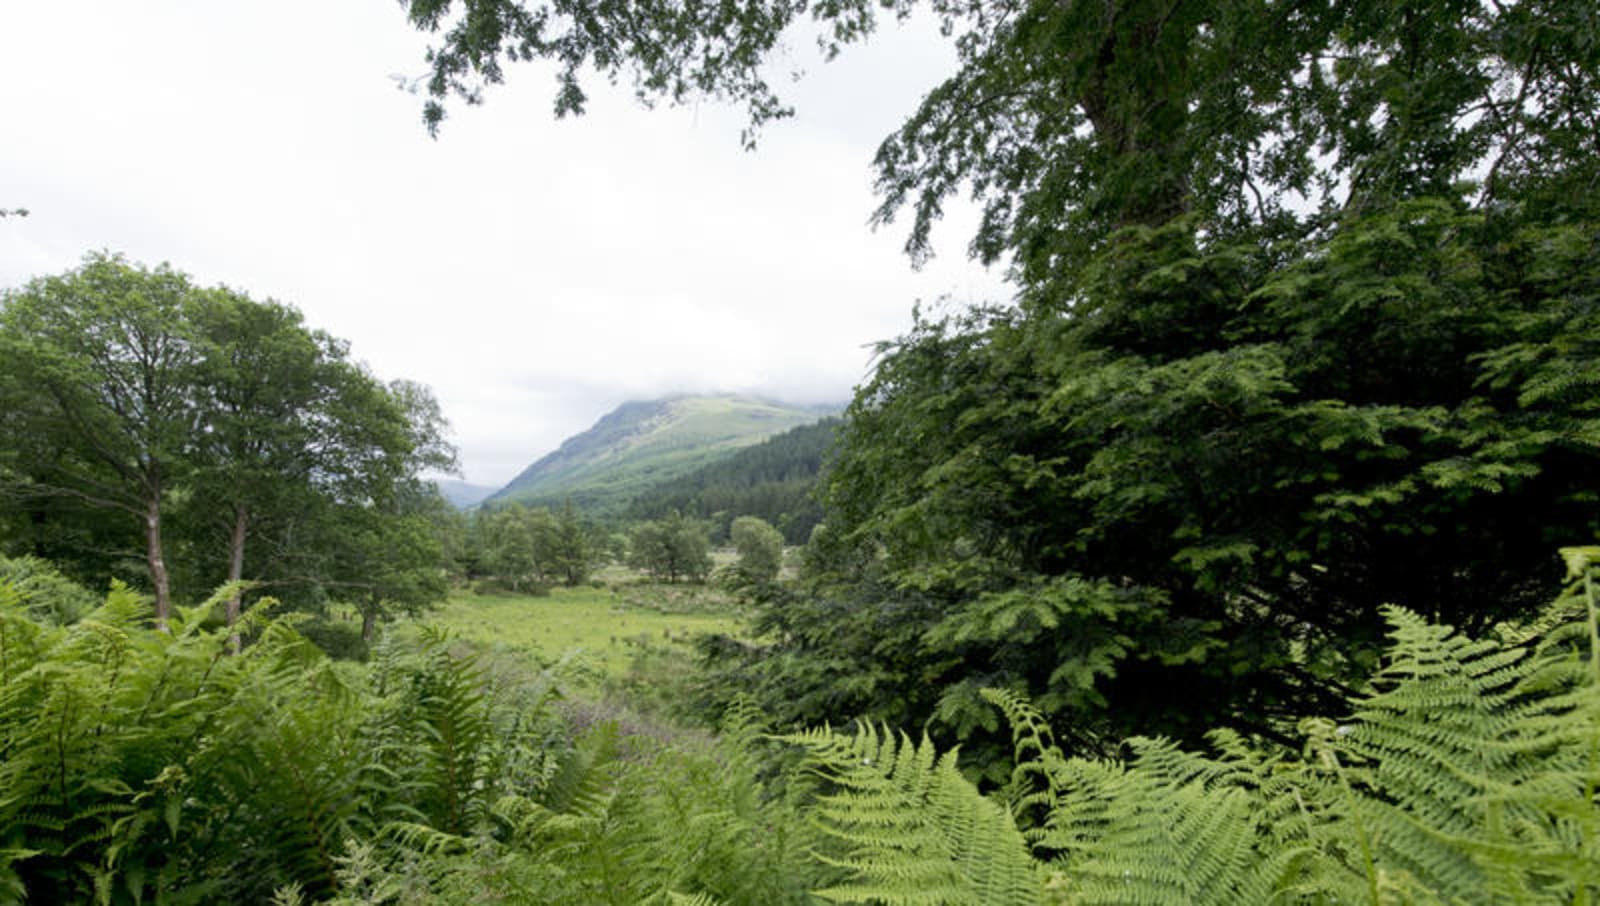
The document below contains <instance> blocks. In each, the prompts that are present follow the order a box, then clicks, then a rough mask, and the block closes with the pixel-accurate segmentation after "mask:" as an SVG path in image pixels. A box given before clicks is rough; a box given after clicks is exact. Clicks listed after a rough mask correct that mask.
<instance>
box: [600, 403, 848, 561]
mask: <svg viewBox="0 0 1600 906" xmlns="http://www.w3.org/2000/svg"><path fill="white" fill-rule="evenodd" d="M838 429H839V420H838V419H833V418H828V419H823V420H822V421H820V422H818V423H817V424H815V425H806V426H804V427H800V428H794V429H792V430H789V431H785V432H784V433H782V434H778V435H775V436H773V437H769V438H767V439H766V440H764V441H762V442H761V443H759V444H755V445H754V446H750V447H746V448H745V449H743V450H740V451H739V452H737V453H735V454H733V455H732V456H730V457H728V458H727V459H725V460H723V461H721V462H716V463H712V464H711V465H709V466H706V467H705V468H702V469H699V470H696V471H694V472H691V473H690V474H688V475H685V476H683V477H682V478H676V479H673V480H671V481H665V482H662V483H661V484H658V485H656V486H654V487H652V488H650V489H649V490H647V491H645V492H643V493H641V494H639V495H637V496H636V497H634V499H633V501H632V502H631V503H630V504H629V506H628V515H629V517H630V518H632V519H659V518H661V517H662V516H665V515H667V514H668V513H670V512H671V511H673V510H677V511H679V512H681V513H685V514H687V515H690V516H695V517H697V518H700V519H707V520H711V521H712V522H713V523H714V524H713V528H712V534H713V537H716V538H724V537H727V536H728V533H729V531H730V529H731V527H732V522H733V520H734V519H737V518H738V517H740V516H754V517H756V518H758V519H762V520H765V521H766V522H768V523H771V524H772V525H774V526H776V527H777V528H778V530H779V531H781V532H782V533H783V537H784V540H785V541H787V542H788V543H789V544H795V545H799V544H804V543H805V542H806V539H807V538H809V537H810V536H811V530H812V529H813V528H815V527H816V525H817V523H819V522H821V521H822V507H821V505H820V504H818V503H817V501H816V499H815V496H814V493H813V492H814V491H815V490H816V486H817V476H818V474H819V473H820V472H821V471H822V462H823V459H824V458H825V457H826V456H827V453H828V450H829V448H830V447H832V445H833V438H834V435H835V433H836V432H837V431H838Z"/></svg>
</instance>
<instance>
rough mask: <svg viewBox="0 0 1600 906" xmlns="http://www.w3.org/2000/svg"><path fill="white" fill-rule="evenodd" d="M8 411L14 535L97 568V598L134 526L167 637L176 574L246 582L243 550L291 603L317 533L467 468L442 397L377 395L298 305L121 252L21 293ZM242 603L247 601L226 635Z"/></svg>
mask: <svg viewBox="0 0 1600 906" xmlns="http://www.w3.org/2000/svg"><path fill="white" fill-rule="evenodd" d="M0 402H3V403H4V404H5V405H4V414H3V415H0V421H3V423H4V427H5V428H6V433H5V436H4V438H3V441H0V490H4V491H5V500H7V501H8V502H9V503H12V504H13V506H11V507H8V508H7V509H8V510H9V513H8V514H7V515H8V517H9V518H8V520H7V521H8V524H9V526H10V531H9V532H8V534H11V535H13V536H14V537H15V538H17V539H20V540H21V541H25V542H27V543H29V544H30V545H31V547H32V551H31V552H32V553H35V554H49V555H60V554H66V555H67V556H66V558H65V559H67V560H69V561H77V562H78V564H79V565H80V566H83V565H84V561H85V560H87V561H89V565H90V566H92V567H93V568H91V569H79V570H78V572H79V574H80V575H79V578H84V576H83V575H82V574H83V573H85V572H88V573H91V574H92V576H91V577H92V578H93V579H94V580H95V582H96V583H99V582H104V581H106V579H107V578H108V573H110V572H111V571H112V570H113V569H114V568H115V567H116V566H117V565H118V564H117V557H119V556H120V555H121V551H122V550H123V549H124V547H125V545H126V543H127V540H128V536H129V535H130V534H131V533H128V532H123V531H117V530H115V529H114V528H112V527H110V526H108V525H107V524H106V520H104V519H103V515H102V514H103V512H104V511H105V510H107V509H110V510H114V511H120V512H124V513H127V514H129V515H130V516H134V517H137V518H138V519H139V525H140V527H141V529H142V534H143V540H144V545H143V547H144V560H145V564H146V569H147V571H148V573H149V575H150V579H151V585H152V587H153V589H154V592H155V599H156V621H157V623H158V625H164V624H165V622H166V620H167V617H168V615H169V614H170V612H171V607H172V602H173V599H174V594H173V591H172V584H173V583H172V580H171V576H172V574H173V573H174V572H175V571H176V572H177V573H178V574H179V575H180V576H182V577H184V578H186V579H188V580H189V582H190V584H191V587H202V586H203V587H206V588H209V587H211V586H212V585H214V584H216V583H217V582H218V581H219V580H222V579H226V580H227V581H237V580H239V579H241V578H246V577H247V576H246V560H245V550H246V542H247V539H251V538H255V539H258V540H262V541H265V542H266V544H265V548H266V549H267V551H268V553H267V555H266V556H263V557H262V558H261V562H259V563H257V564H255V566H254V567H253V568H252V569H251V575H249V576H248V578H253V579H256V580H265V581H266V582H269V583H271V584H273V585H274V586H275V587H274V588H273V591H274V592H275V593H278V594H279V595H280V596H282V595H283V594H284V593H286V592H287V591H289V590H290V589H292V588H295V587H314V586H317V585H319V584H322V583H324V582H326V580H327V576H326V575H323V574H321V573H319V569H320V564H325V563H326V562H328V561H327V558H326V557H325V556H324V554H325V553H326V551H324V550H317V549H314V548H315V547H316V545H320V544H323V543H325V542H324V541H323V540H322V539H321V537H320V533H319V532H318V531H317V527H316V526H313V525H311V524H310V523H311V522H313V521H314V520H316V519H318V518H323V517H325V516H327V514H328V513H330V512H333V511H335V510H336V509H337V508H339V507H350V506H357V507H367V508H372V509H374V511H375V512H383V511H385V508H388V510H393V508H394V500H395V497H396V494H398V493H401V491H402V490H403V488H404V486H406V485H407V484H408V483H410V482H412V481H414V480H415V478H416V476H417V475H418V474H419V473H420V472H421V471H423V470H440V471H442V470H449V469H451V468H453V467H454V453H453V451H452V450H451V449H450V448H449V446H448V444H446V443H445V442H444V441H443V439H442V437H443V430H444V421H443V417H442V415H441V413H440V412H439V407H438V403H437V402H436V401H435V400H434V399H433V397H432V395H431V393H429V392H428V391H427V390H426V388H422V387H419V386H417V385H414V384H410V383H408V382H395V383H393V384H389V385H385V384H383V383H381V382H379V381H377V380H376V379H375V378H373V377H372V376H371V375H369V374H367V373H366V372H365V371H364V370H362V369H361V368H359V367H356V366H355V365H353V364H351V363H349V362H348V360H347V351H346V348H345V346H344V344H343V343H341V342H339V341H337V340H334V339H332V338H330V337H328V336H327V335H326V334H322V333H320V332H317V331H312V330H310V329H308V328H306V327H305V326H304V324H303V322H302V319H301V316H300V314H299V313H298V312H297V311H295V310H294V309H292V308H289V307H287V306H283V305H279V304H277V303H261V302H255V301H253V300H251V299H250V298H249V297H248V296H246V295H244V294H242V293H238V292H235V291H232V290H228V289H225V288H214V289H200V288H197V287H195V286H194V285H193V284H192V283H191V282H190V281H189V279H188V278H187V277H185V276H184V275H183V274H180V273H178V272H176V271H173V270H172V269H171V268H168V267H166V266H163V267H161V268H158V269H156V270H154V271H151V270H147V269H144V268H141V267H137V266H134V265H130V264H128V263H127V262H125V261H124V260H123V259H121V258H119V257H114V256H109V255H92V256H90V257H89V258H88V259H87V260H86V262H85V264H84V265H83V266H82V267H81V268H80V269H78V270H77V271H74V272H71V273H68V274H65V275H63V276H60V277H47V278H40V279H38V280H35V281H33V282H32V283H30V284H28V285H27V286H26V287H24V288H22V289H21V290H17V291H13V292H10V293H8V294H7V295H6V296H5V298H4V308H3V310H0ZM85 508H87V510H88V511H87V512H80V511H81V510H84V509H85ZM169 515H174V516H176V517H177V519H178V524H177V531H176V532H175V533H173V532H168V533H167V535H166V536H165V537H164V535H163V531H164V529H165V528H166V527H167V523H166V518H167V517H168V516H169ZM185 522H187V525H185V524H184V523H185ZM213 526H218V527H220V528H221V529H222V535H224V536H225V537H226V541H225V542H224V543H215V536H214V535H213V534H212V533H211V529H212V527H213ZM174 534H175V536H176V539H177V544H176V549H177V550H179V551H180V553H181V554H182V555H183V556H181V557H180V558H179V562H177V564H176V566H174V564H173V562H172V558H171V557H170V556H169V550H168V547H169V542H170V541H171V539H172V536H173V535H174ZM312 539H317V540H315V541H313V540H312ZM13 543H14V544H15V543H18V542H15V541H14V542H13ZM107 547H110V548H111V551H112V554H111V555H110V556H107V555H105V554H103V553H97V552H96V551H97V549H104V548H107ZM85 549H87V550H88V551H89V553H88V554H87V555H85V553H84V551H85ZM257 549H258V550H260V547H258V548H257ZM222 564H225V566H223V565H222ZM235 588H238V586H235ZM240 606H241V601H240V598H239V595H238V594H237V593H236V594H235V595H234V596H233V597H232V598H231V600H229V601H228V603H227V618H228V622H229V623H230V625H231V624H232V623H233V622H234V621H235V620H236V619H237V617H238V612H239V608H240Z"/></svg>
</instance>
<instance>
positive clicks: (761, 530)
mask: <svg viewBox="0 0 1600 906" xmlns="http://www.w3.org/2000/svg"><path fill="white" fill-rule="evenodd" d="M730 535H731V538H732V540H733V548H734V550H736V551H738V553H739V561H738V562H737V563H735V564H734V566H733V569H734V573H735V575H736V576H737V577H738V579H739V581H740V583H742V584H746V585H765V584H769V583H771V582H774V581H776V580H777V578H778V571H779V570H780V569H782V568H783V535H781V534H779V532H778V530H777V529H775V528H773V527H772V526H770V525H768V524H767V523H765V522H762V521H761V520H760V519H757V518H756V517H754V516H740V517H739V518H738V519H735V520H733V530H732V532H731V533H730Z"/></svg>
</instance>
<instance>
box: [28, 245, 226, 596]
mask: <svg viewBox="0 0 1600 906" xmlns="http://www.w3.org/2000/svg"><path fill="white" fill-rule="evenodd" d="M194 293H195V289H194V287H193V286H192V285H191V284H190V282H189V280H188V278H187V277H185V276H184V275H183V274H180V273H178V272H176V271H173V270H172V269H170V268H168V267H165V266H163V267H160V268H157V269H155V270H147V269H145V268H143V267H139V266H135V265H131V264H129V263H128V262H126V261H125V260H123V259H122V258H121V257H117V256H112V255H105V254H96V255H90V256H89V257H88V258H87V259H86V260H85V262H84V264H83V266H82V267H80V268H79V269H78V270H76V271H72V272H70V273H67V274H64V275H62V276H59V277H43V278H39V279H36V280H34V281H32V282H30V283H29V284H27V285H26V286H25V287H23V288H22V289H20V290H13V291H8V292H7V293H6V294H5V296H4V300H3V308H0V363H3V364H0V372H3V374H0V381H4V382H6V383H7V384H9V385H10V387H11V390H10V391H9V392H8V394H7V395H8V396H9V397H11V398H12V399H14V400H16V401H17V402H18V403H19V405H20V406H21V409H20V410H19V411H16V412H14V413H12V415H11V418H9V419H8V421H9V422H10V423H11V427H12V428H13V429H14V430H15V431H17V432H18V433H17V434H15V435H14V445H8V446H11V451H10V458H11V460H12V463H11V467H10V468H11V476H10V479H9V483H10V485H11V489H12V493H14V494H18V495H21V496H23V497H24V498H35V499H37V498H48V497H55V496H62V497H68V498H71V499H73V500H75V501H79V502H82V503H85V504H88V505H90V506H92V507H95V508H98V509H103V510H114V511H117V512H120V513H123V514H125V515H126V516H128V517H130V518H131V519H135V520H137V521H138V524H139V525H140V527H141V529H142V534H143V536H144V558H145V565H146V568H147V569H148V572H149V576H150V583H151V586H152V589H153V590H154V593H155V608H156V612H155V619H156V624H157V625H158V626H165V625H166V621H167V617H168V615H169V614H170V612H171V608H172V590H171V584H170V580H169V578H168V569H167V562H166V556H165V547H164V545H163V543H162V537H161V528H162V524H161V518H162V504H163V503H164V501H165V499H166V495H167V492H168V489H169V488H170V487H171V485H172V483H173V482H175V481H178V480H180V479H181V478H182V477H183V474H184V472H185V469H186V467H187V465H188V454H189V450H190V445H191V443H192V439H193V437H194V433H195V428H196V426H197V424H198V412H197V409H196V406H195V403H194V399H193V397H192V395H191V394H190V392H189V391H190V388H191V387H192V386H193V380H194V372H195V369H196V368H197V365H198V351H197V349H196V346H195V338H194V335H193V332H192V330H191V327H190V325H189V323H188V321H187V319H186V317H185V313H186V307H187V306H188V305H189V304H190V303H191V301H192V298H193V296H194Z"/></svg>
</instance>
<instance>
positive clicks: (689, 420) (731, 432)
mask: <svg viewBox="0 0 1600 906" xmlns="http://www.w3.org/2000/svg"><path fill="white" fill-rule="evenodd" d="M841 409H842V406H834V405H799V404H791V403H785V402H781V401H778V400H773V399H770V398H767V397H760V396H753V395H749V394H733V393H724V394H674V395H672V396H666V397H661V398H659V399H653V400H629V401H627V402H624V403H622V404H621V405H619V406H617V407H616V408H615V409H613V410H611V411H610V412H607V413H605V414H604V415H602V416H601V417H600V418H599V419H598V420H597V421H596V422H595V423H594V425H592V426H591V427H590V428H588V429H587V430H585V431H582V432H579V433H578V434H574V435H573V436H571V437H569V438H567V439H566V440H564V441H562V442H561V445H560V446H559V447H557V448H556V449H555V450H553V451H551V452H549V453H547V454H545V455H544V456H542V457H540V458H539V459H537V460H535V461H534V462H533V463H531V464H530V465H529V466H528V467H527V468H525V469H523V470H522V471H521V472H520V473H518V475H517V477H515V478H513V479H512V480H511V481H510V482H508V483H507V484H506V485H505V486H504V487H502V488H500V489H499V490H498V491H496V492H495V493H494V494H492V495H490V496H489V497H488V498H487V499H485V500H484V502H483V505H484V506H490V507H492V506H496V505H504V504H509V503H527V504H530V505H541V504H543V505H554V504H559V503H561V502H562V501H564V500H569V499H570V500H571V501H572V502H573V504H574V505H575V506H578V507H579V508H581V509H584V510H586V511H589V512H590V513H591V514H595V515H609V514H612V513H616V512H620V511H621V510H623V509H624V508H626V507H627V505H628V502H629V500H630V499H631V497H632V495H633V494H635V493H638V492H639V491H642V490H644V489H646V488H648V487H650V486H652V485H654V484H656V483H658V482H661V481H665V480H669V479H672V478H676V477H678V476H680V475H683V474H686V473H688V472H691V471H693V470H694V469H697V468H700V467H702V466H704V465H707V464H709V463H712V462H715V461H717V460H719V459H721V458H723V457H726V456H729V455H732V454H733V453H735V452H737V451H738V450H740V449H743V448H745V447H748V446H751V445H753V444H756V443H759V442H761V441H763V440H765V439H767V438H769V437H771V436H773V435H776V434H780V433H782V432H784V431H787V430H789V429H791V428H795V427H799V426H801V425H806V424H812V423H815V422H817V421H820V420H821V419H822V418H824V417H827V416H828V415H831V414H836V413H837V412H839V411H840V410H841Z"/></svg>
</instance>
